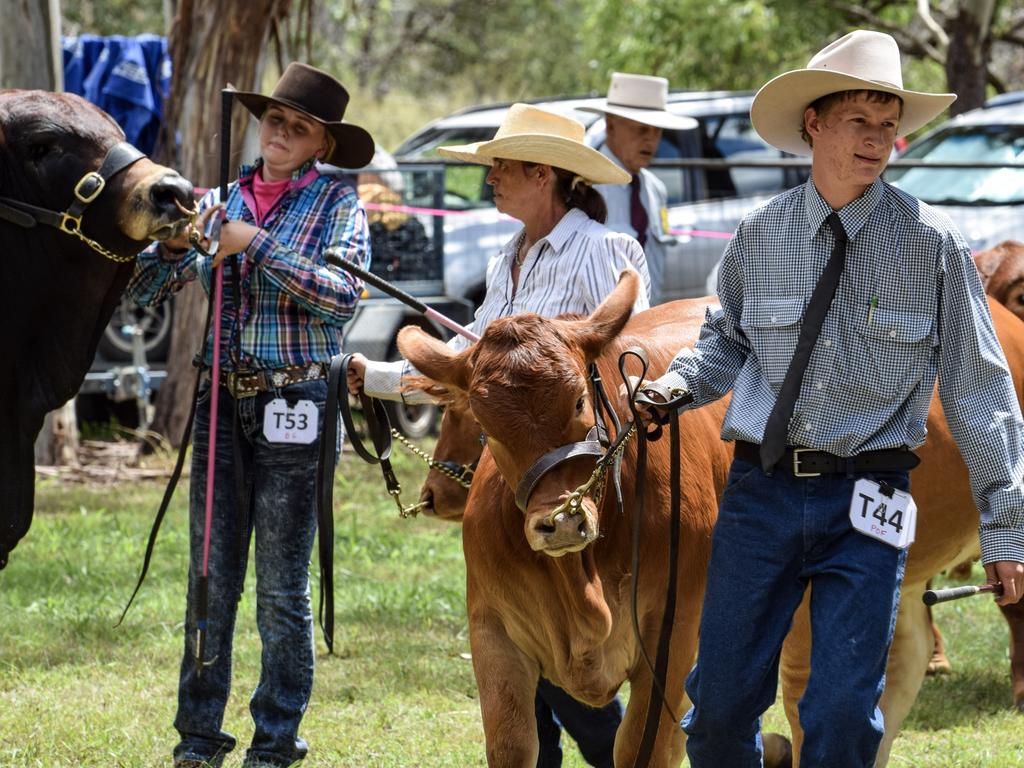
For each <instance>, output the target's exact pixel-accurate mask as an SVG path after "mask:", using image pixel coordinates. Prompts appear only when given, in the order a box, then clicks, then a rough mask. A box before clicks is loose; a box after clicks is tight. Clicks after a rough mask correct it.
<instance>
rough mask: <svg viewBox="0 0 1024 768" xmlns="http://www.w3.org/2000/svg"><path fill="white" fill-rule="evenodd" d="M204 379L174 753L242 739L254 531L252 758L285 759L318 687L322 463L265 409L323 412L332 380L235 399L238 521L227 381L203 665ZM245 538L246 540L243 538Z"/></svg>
mask: <svg viewBox="0 0 1024 768" xmlns="http://www.w3.org/2000/svg"><path fill="white" fill-rule="evenodd" d="M209 394H210V393H209V386H208V385H204V389H203V390H201V393H200V401H199V405H198V407H197V409H196V416H195V425H194V435H193V441H192V482H191V495H190V499H189V520H190V523H189V531H190V560H189V575H188V605H187V612H186V616H185V655H184V657H183V658H182V662H181V676H180V680H179V687H178V713H177V716H176V717H175V719H174V727H175V728H176V729H177V730H178V733H179V734H181V741H180V742H179V743H178V745H177V746H176V747H175V748H174V758H175V760H185V759H193V760H206V761H209V762H210V763H212V764H213V765H220V763H221V762H222V761H223V759H224V755H226V754H227V753H228V752H230V751H231V750H232V749H233V748H234V746H235V738H234V737H233V736H232V735H231V734H229V733H227V732H225V731H224V730H223V728H222V725H223V720H224V707H225V704H226V703H227V699H228V692H229V689H230V686H231V646H232V637H233V634H234V629H235V616H236V613H237V608H238V601H239V599H240V598H241V594H242V588H243V582H244V579H245V570H246V565H247V560H248V550H249V541H250V539H251V538H252V535H253V533H254V532H255V538H256V546H255V562H256V624H257V627H258V629H259V633H260V640H261V642H262V645H263V654H262V660H261V661H262V663H261V667H260V679H259V684H258V685H257V686H256V690H255V691H254V692H253V694H252V697H251V699H250V701H249V711H250V712H251V713H252V718H253V721H254V723H255V725H256V728H255V733H254V734H253V739H252V744H251V746H250V747H249V750H248V753H247V755H246V764H250V763H252V764H269V765H281V766H285V765H290V764H291V763H293V762H294V761H296V760H301V759H302V758H303V757H305V755H306V744H305V742H304V741H303V740H302V739H301V738H299V736H298V729H299V722H300V721H301V720H302V715H303V713H304V712H305V710H306V706H307V704H308V703H309V697H310V693H311V692H312V689H313V658H314V657H313V652H314V648H313V614H312V610H311V607H310V599H309V570H308V569H309V561H310V554H311V552H312V547H313V537H314V534H315V532H316V512H315V506H314V504H315V502H314V499H315V466H316V461H317V452H318V450H319V442H320V441H319V438H318V439H317V440H315V441H314V442H313V443H311V444H309V445H297V444H271V443H268V442H267V440H266V438H264V436H263V411H264V408H265V407H266V406H267V404H268V403H269V402H270V401H271V399H273V398H274V397H277V396H281V397H284V398H285V399H287V400H289V401H293V400H299V399H308V400H312V401H314V402H315V403H316V404H317V408H318V409H319V411H320V418H321V421H322V419H323V406H324V399H325V397H326V395H327V383H326V382H325V381H322V380H321V381H310V382H304V383H301V384H293V385H290V386H288V387H285V388H283V389H281V390H278V391H277V392H269V393H260V394H258V395H256V396H255V397H246V398H240V399H239V400H238V410H239V413H238V418H239V431H240V443H241V445H240V446H239V448H240V453H241V465H242V472H243V475H244V478H245V494H246V498H245V499H244V500H243V503H242V509H243V510H244V520H242V521H240V520H239V513H238V507H237V505H236V499H235V468H234V456H233V448H232V409H233V405H234V403H233V400H232V398H231V396H230V395H229V394H228V392H227V390H226V389H225V388H224V387H221V388H220V394H219V402H218V414H217V449H216V470H215V472H216V474H215V487H214V501H213V524H212V530H211V535H210V558H209V620H208V624H207V626H208V630H207V632H206V641H205V642H206V647H205V651H204V657H205V659H204V661H205V662H206V664H207V665H206V666H204V667H203V669H202V673H201V674H200V673H199V672H198V670H197V668H196V660H195V644H196V621H197V613H196V612H197V606H196V584H197V579H198V577H199V576H200V575H201V573H202V557H203V527H204V520H205V514H206V513H205V504H206V462H207V456H208V453H209V451H208V440H209V430H210V407H209ZM240 542H241V543H240Z"/></svg>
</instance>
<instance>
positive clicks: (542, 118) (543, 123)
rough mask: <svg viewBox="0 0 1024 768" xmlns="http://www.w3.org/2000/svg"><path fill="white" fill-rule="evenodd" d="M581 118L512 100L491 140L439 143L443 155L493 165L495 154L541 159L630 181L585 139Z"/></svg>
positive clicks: (596, 178) (612, 180)
mask: <svg viewBox="0 0 1024 768" xmlns="http://www.w3.org/2000/svg"><path fill="white" fill-rule="evenodd" d="M584 133H585V129H584V128H583V123H581V122H580V121H579V120H573V119H572V118H571V117H566V116H565V115H560V114H558V113H557V112H552V111H551V110H548V109H542V108H541V107H534V106H532V105H530V104H513V105H512V106H511V107H509V110H508V114H506V115H505V119H504V120H503V121H502V122H501V126H499V128H498V132H497V133H495V134H494V138H493V139H491V140H490V141H478V142H476V143H474V144H460V145H458V146H453V147H439V148H438V150H437V152H438V154H440V155H441V156H443V157H452V158H455V159H456V160H465V161H466V162H467V163H481V164H483V165H491V164H492V162H493V161H494V159H495V158H502V159H505V160H520V161H522V162H527V163H541V164H542V165H550V166H552V167H554V168H563V169H565V170H567V171H572V172H573V173H575V174H577V175H578V176H582V177H583V178H584V179H586V180H587V181H588V182H589V183H590V184H628V183H629V180H630V175H629V174H628V173H627V172H626V171H624V170H623V169H622V168H619V166H617V165H616V164H615V163H613V162H612V161H611V160H609V159H608V158H607V157H605V156H604V155H602V154H601V153H600V152H598V151H597V150H594V149H591V148H590V147H588V146H587V145H586V144H584V143H583V134H584Z"/></svg>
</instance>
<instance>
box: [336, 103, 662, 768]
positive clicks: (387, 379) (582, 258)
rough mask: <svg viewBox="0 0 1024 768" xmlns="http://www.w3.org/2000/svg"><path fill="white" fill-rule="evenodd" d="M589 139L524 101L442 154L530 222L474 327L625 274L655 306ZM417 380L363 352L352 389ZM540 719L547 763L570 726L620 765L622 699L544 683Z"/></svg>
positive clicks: (502, 263) (604, 760)
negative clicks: (608, 221)
mask: <svg viewBox="0 0 1024 768" xmlns="http://www.w3.org/2000/svg"><path fill="white" fill-rule="evenodd" d="M583 135H584V128H583V125H582V124H581V123H580V122H578V121H576V120H573V119H571V118H569V117H566V116H564V115H560V114H558V113H556V112H552V111H549V110H546V109H542V108H540V107H535V106H530V105H527V104H514V105H513V106H512V107H511V108H510V109H509V111H508V114H507V115H506V117H505V120H504V121H503V122H502V124H501V127H499V128H498V131H497V133H496V134H495V136H494V138H493V139H491V140H490V141H484V142H478V143H476V144H468V145H463V146H454V147H444V148H441V149H439V150H438V151H439V152H440V153H441V154H442V155H444V156H446V157H452V158H455V159H459V160H465V161H467V162H471V163H481V164H483V165H489V166H491V170H490V172H489V173H488V174H487V183H488V184H490V185H491V186H492V187H493V188H494V204H495V206H496V207H497V208H498V210H499V211H500V212H501V213H504V214H506V215H508V216H512V217H514V218H516V219H519V221H521V222H522V223H523V228H522V229H521V230H520V231H519V232H518V233H517V234H516V235H515V236H514V237H513V238H512V239H511V240H510V241H509V242H508V243H506V244H505V246H504V247H503V248H502V249H501V251H500V252H499V253H498V254H496V255H495V256H494V257H493V258H492V259H491V262H490V264H489V265H488V268H487V291H486V295H485V296H484V300H483V303H482V304H481V305H480V308H479V309H478V310H477V312H476V317H475V318H474V321H473V323H472V325H471V326H470V328H471V329H472V330H473V331H474V332H476V333H477V334H483V332H484V331H485V330H486V328H487V326H488V324H489V323H490V322H491V321H493V320H495V319H497V318H499V317H507V316H509V315H514V314H518V313H521V312H534V313H537V314H540V315H544V316H548V317H553V316H555V315H559V314H563V313H566V312H578V313H583V314H588V313H590V312H592V311H593V310H594V308H595V307H597V305H598V304H600V303H601V301H602V300H603V299H604V298H605V297H606V296H607V295H608V294H609V293H610V292H611V290H612V288H614V287H615V284H616V282H617V280H618V277H619V274H620V273H621V272H622V270H624V269H633V270H636V271H637V272H639V273H640V275H641V277H642V279H643V283H644V286H645V288H646V290H645V291H644V292H643V294H642V295H641V296H639V297H638V298H637V301H636V304H635V305H634V311H640V310H642V309H647V307H648V306H649V302H648V297H649V293H650V278H649V276H648V274H647V263H646V261H645V259H644V253H643V249H642V248H641V247H640V244H639V243H638V242H637V241H636V240H634V239H633V238H632V237H629V236H628V235H623V234H620V233H616V232H612V231H611V230H609V229H608V228H607V227H605V226H604V224H603V223H602V222H603V221H604V219H605V216H606V213H607V211H606V208H605V204H604V200H603V199H602V197H601V195H600V193H599V192H597V191H596V190H595V189H594V187H593V185H594V184H625V183H627V182H628V181H629V174H628V173H626V172H625V171H623V170H622V169H621V168H619V167H618V166H617V165H615V164H614V163H613V162H612V161H611V160H609V159H608V158H606V157H604V156H603V155H601V154H600V153H599V152H597V151H595V150H593V149H591V148H590V147H588V146H586V145H585V144H584V143H583ZM449 344H450V345H451V346H452V347H454V348H456V349H463V348H465V347H466V346H468V342H467V341H466V340H465V339H464V338H463V337H461V336H455V337H453V338H452V339H451V341H449ZM415 373H416V371H415V370H414V369H412V367H411V366H410V365H409V364H408V363H406V362H405V361H397V362H392V363H384V362H377V361H372V360H367V359H366V358H364V357H363V356H361V355H355V356H354V357H353V360H352V365H351V366H350V368H349V390H350V391H351V392H353V393H358V392H360V391H365V392H366V393H367V394H368V395H371V396H373V397H379V398H385V399H392V400H397V399H399V398H401V397H403V396H405V397H408V399H409V400H410V401H412V402H422V399H421V398H423V397H424V395H422V393H418V392H416V393H409V394H408V395H403V394H402V390H401V378H402V376H403V375H409V374H415ZM552 711H554V714H555V715H556V716H557V717H558V721H556V720H555V719H554V717H553V715H552ZM537 715H538V721H537V722H538V735H539V737H540V742H541V743H540V757H539V760H538V763H537V764H538V766H545V767H547V766H558V765H560V764H561V750H560V747H559V743H558V742H559V732H560V729H559V727H558V724H557V723H558V722H559V721H560V722H561V724H562V725H564V726H565V728H566V729H567V730H568V731H569V733H570V734H571V735H572V736H573V737H574V738H575V739H576V741H577V743H578V744H579V746H580V750H581V752H582V753H583V755H584V756H585V757H586V759H587V760H588V762H590V764H591V765H595V766H602V767H603V766H608V768H610V767H611V765H612V749H613V746H614V741H615V730H616V728H617V727H618V724H619V721H620V720H621V719H622V707H621V705H620V704H619V702H618V700H615V701H613V702H612V703H611V704H609V705H608V706H606V707H604V708H602V709H597V710H595V709H591V708H590V707H587V706H585V705H583V704H580V703H578V702H576V701H574V700H573V699H572V698H571V697H569V696H568V695H567V694H566V693H565V692H564V691H562V690H561V689H558V688H556V687H555V686H553V685H551V684H550V683H548V682H546V681H544V680H542V681H541V684H540V687H539V689H538V696H537Z"/></svg>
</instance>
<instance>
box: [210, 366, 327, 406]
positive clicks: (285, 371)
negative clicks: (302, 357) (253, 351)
mask: <svg viewBox="0 0 1024 768" xmlns="http://www.w3.org/2000/svg"><path fill="white" fill-rule="evenodd" d="M326 378H327V364H326V363H306V364H304V365H289V366H285V367H284V368H264V369H262V370H258V371H253V370H247V369H245V368H242V369H239V370H237V371H221V372H220V383H221V384H222V385H223V386H225V387H227V389H228V391H229V392H231V393H232V394H233V395H234V396H235V397H239V398H241V397H253V396H254V395H258V394H259V393H260V392H269V391H271V390H273V389H280V388H281V387H287V386H288V385H289V384H300V383H301V382H303V381H316V380H317V379H326Z"/></svg>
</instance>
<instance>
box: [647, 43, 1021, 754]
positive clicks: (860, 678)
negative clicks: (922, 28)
mask: <svg viewBox="0 0 1024 768" xmlns="http://www.w3.org/2000/svg"><path fill="white" fill-rule="evenodd" d="M954 98H955V96H954V95H953V94H929V93H918V92H915V91H910V90H907V89H905V88H904V87H903V84H902V76H901V72H900V53H899V49H898V47H897V45H896V41H895V40H893V39H892V38H891V37H890V36H889V35H885V34H881V33H878V32H871V31H865V30H860V31H856V32H852V33H850V34H849V35H846V36H845V37H842V38H840V39H839V40H837V41H835V42H834V43H832V44H831V45H829V46H827V47H826V48H824V49H823V50H822V51H820V52H819V53H818V54H816V55H815V56H814V57H813V58H812V59H811V61H810V63H809V64H808V65H807V67H806V68H804V69H799V70H796V71H793V72H787V73H785V74H783V75H780V76H778V77H776V78H775V79H773V80H771V81H770V82H769V83H768V84H767V85H765V86H764V87H763V88H762V89H761V90H760V91H759V92H758V94H757V96H756V97H755V99H754V103H753V106H752V108H751V118H752V120H753V123H754V127H755V128H756V129H757V131H758V133H759V134H760V135H761V136H762V137H763V138H764V139H765V140H766V141H768V142H770V143H771V144H773V145H774V146H776V147H778V148H779V149H782V150H785V151H787V152H792V153H795V154H810V155H811V157H812V161H811V163H812V165H811V178H810V179H809V180H808V181H807V183H805V184H804V185H802V186H800V187H798V188H796V189H793V190H790V191H789V192H787V193H785V194H783V195H780V196H779V197H777V198H775V199H774V200H772V201H771V202H769V203H768V204H767V205H765V206H763V207H761V208H759V209H757V210H756V211H754V212H752V213H750V214H748V215H747V217H746V218H745V219H744V220H743V221H742V222H741V223H740V226H739V228H738V229H737V232H736V237H735V238H734V239H733V240H732V241H731V242H730V244H729V247H728V249H727V250H726V253H725V256H724V257H723V261H722V266H721V272H720V276H719V283H718V292H719V297H720V299H721V304H722V309H721V310H720V311H719V312H717V313H715V314H714V315H713V316H711V317H710V318H709V319H708V321H707V322H706V323H705V326H704V328H703V329H702V331H701V336H700V341H699V342H698V343H697V344H696V346H695V347H694V349H692V350H684V351H683V353H681V354H680V355H679V356H678V357H677V358H676V359H675V360H674V361H673V363H672V364H671V366H670V368H669V372H668V373H667V374H666V375H664V376H662V377H661V378H660V379H658V380H656V381H654V382H649V383H647V384H645V386H644V388H643V391H644V393H645V396H646V398H647V399H648V400H649V401H657V402H665V401H667V400H668V399H675V398H681V399H682V400H684V401H685V400H688V401H689V405H688V406H685V407H697V406H700V405H704V404H705V403H708V402H710V401H712V400H714V399H716V398H718V397H721V396H722V395H724V394H725V393H726V392H728V391H729V390H732V392H733V396H732V403H731V406H730V409H729V412H728V413H727V415H726V418H725V422H724V424H723V427H722V437H723V438H724V439H726V440H734V441H735V442H736V456H735V460H734V463H733V466H732V469H731V473H730V477H729V480H728V483H727V486H726V491H725V493H724V495H723V497H722V501H721V509H720V512H719V517H718V522H717V524H716V526H715V531H714V535H713V541H712V553H711V560H710V563H709V566H708V584H707V592H706V594H705V599H704V612H703V616H702V619H701V627H700V648H699V651H698V657H697V664H696V666H695V667H694V670H693V671H692V672H691V674H690V676H689V678H688V679H687V682H686V690H687V693H688V694H689V696H690V699H691V701H692V702H693V709H691V710H690V712H689V713H688V714H687V715H686V717H685V718H684V720H683V727H684V729H685V731H686V733H687V734H688V736H689V740H688V742H687V753H688V754H689V757H690V763H691V765H693V766H695V768H703V767H705V766H715V768H717V767H718V766H722V765H727V766H730V768H744V766H758V765H760V764H761V757H762V755H761V742H760V738H759V718H760V715H761V713H762V712H763V711H764V710H765V709H767V707H768V706H769V705H770V704H771V703H772V701H773V700H774V698H775V689H776V680H777V676H778V666H779V653H780V648H781V646H782V641H783V638H784V637H785V635H786V633H787V631H788V629H789V627H790V623H791V621H792V617H793V613H794V611H795V610H796V608H797V606H798V605H799V604H800V602H801V600H802V598H803V597H804V593H805V590H806V589H807V588H808V586H811V585H813V591H812V595H811V603H810V617H811V636H812V642H813V648H812V651H811V657H810V664H811V671H810V679H809V681H808V684H807V688H806V690H805V692H804V695H803V698H802V699H801V701H800V705H799V709H800V724H801V726H802V728H803V731H804V741H803V746H802V750H801V753H800V764H801V765H807V766H828V767H829V768H846V767H849V768H854V767H856V768H862V767H863V766H870V765H874V764H875V758H876V754H877V752H878V748H879V743H880V741H881V738H882V733H883V718H882V713H881V711H880V710H879V708H878V701H879V697H880V696H881V693H882V686H883V682H884V674H885V665H886V658H887V655H888V649H889V646H890V644H891V642H892V637H893V628H894V624H895V616H896V609H897V605H898V602H899V593H900V585H901V582H902V579H903V569H904V563H905V560H906V546H908V545H909V541H912V535H907V536H903V535H902V533H904V532H907V533H908V534H909V532H912V531H913V526H914V521H913V514H914V512H913V509H912V506H911V505H910V503H909V496H908V495H907V493H906V492H907V491H908V489H909V475H908V472H909V470H910V469H911V468H913V466H914V465H915V464H916V463H917V457H916V456H915V455H914V453H913V449H915V448H917V447H919V446H920V445H921V444H922V443H923V442H924V437H925V417H926V415H927V412H928V408H929V404H930V401H931V397H932V391H933V387H934V384H935V381H936V378H937V379H938V383H939V387H938V391H939V396H940V398H941V401H942V405H943V408H944V409H945V413H946V416H947V418H948V420H949V422H950V425H951V427H952V430H953V434H954V435H955V436H956V437H957V442H958V444H959V447H960V450H961V453H962V454H963V456H964V459H965V461H966V463H967V466H968V469H969V471H970V475H971V481H972V486H973V488H974V491H975V501H976V503H977V507H978V509H979V510H981V532H980V533H981V549H982V559H983V560H984V562H985V570H986V572H987V574H988V578H989V581H991V582H996V581H1000V582H1002V585H1003V590H1004V595H1003V597H1002V598H1000V600H999V602H1001V603H1004V604H1005V603H1009V602H1013V601H1016V600H1018V599H1019V598H1020V596H1021V587H1022V581H1024V565H1022V561H1024V477H1022V475H1024V422H1022V420H1021V415H1020V408H1019V406H1018V405H1017V398H1016V395H1015V393H1014V388H1013V382H1012V381H1011V379H1010V375H1009V372H1008V369H1007V366H1006V360H1005V358H1004V356H1003V353H1002V350H1001V348H1000V347H999V342H998V341H997V339H996V337H995V333H994V332H993V329H992V319H991V316H990V315H989V312H988V305H987V303H986V301H985V296H984V292H983V291H982V288H981V283H980V281H979V279H978V273H977V270H976V269H975V266H974V263H973V261H972V259H971V253H970V250H969V249H968V247H967V245H966V244H965V242H964V240H963V238H962V237H961V235H960V234H959V233H958V232H957V231H956V230H955V229H954V228H953V226H952V225H951V224H950V222H949V221H948V219H946V218H945V217H943V216H941V215H940V214H938V213H936V212H935V211H933V210H931V209H929V208H928V207H927V206H926V205H925V204H923V203H921V202H920V201H918V200H916V199H914V198H912V197H910V196H909V195H907V194H905V193H903V192H901V191H899V190H898V189H895V188H893V187H890V186H889V185H887V184H884V183H883V182H882V181H881V180H880V178H879V177H880V175H881V173H882V171H883V170H884V168H885V166H886V162H887V161H888V159H889V154H890V152H891V150H892V146H893V142H894V140H895V139H896V138H897V137H898V136H901V135H904V134H906V133H909V132H911V131H914V130H916V129H918V128H920V127H922V126H923V125H925V124H926V123H927V122H928V121H929V120H931V119H932V118H934V117H935V116H936V115H938V114H939V113H940V112H941V111H942V110H943V109H945V108H946V107H947V106H948V105H949V104H950V103H951V102H952V101H953V99H954ZM964 393H969V394H970V396H969V397H965V396H964ZM643 407H644V408H645V409H646V408H652V409H653V410H661V409H659V408H657V406H646V405H645V406H643ZM653 415H654V414H652V413H649V412H648V413H647V414H646V415H645V418H652V417H653ZM868 500H871V501H870V502H869V501H868ZM869 504H870V506H869ZM880 510H885V511H884V512H883V511H880ZM865 512H867V514H865ZM964 512H965V514H967V513H968V511H967V510H965V511H964ZM908 539H909V541H908Z"/></svg>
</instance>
